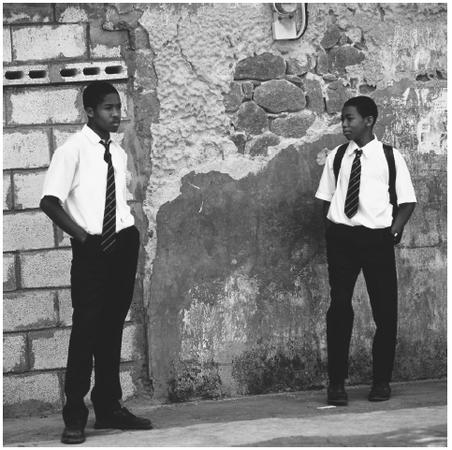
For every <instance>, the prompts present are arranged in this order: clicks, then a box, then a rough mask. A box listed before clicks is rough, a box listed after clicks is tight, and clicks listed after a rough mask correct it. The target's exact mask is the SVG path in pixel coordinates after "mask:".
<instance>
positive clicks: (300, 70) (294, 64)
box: [287, 58, 310, 76]
mask: <svg viewBox="0 0 452 450" xmlns="http://www.w3.org/2000/svg"><path fill="white" fill-rule="evenodd" d="M309 69H310V63H309V61H307V62H306V63H305V64H303V63H302V62H300V61H298V59H295V58H288V59H287V75H298V76H301V75H304V74H305V73H307V72H308V70H309Z"/></svg>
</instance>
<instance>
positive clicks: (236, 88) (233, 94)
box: [223, 81, 243, 113]
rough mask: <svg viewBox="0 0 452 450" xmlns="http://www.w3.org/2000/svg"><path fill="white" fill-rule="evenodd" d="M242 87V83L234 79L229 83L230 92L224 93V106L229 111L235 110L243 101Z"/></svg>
mask: <svg viewBox="0 0 452 450" xmlns="http://www.w3.org/2000/svg"><path fill="white" fill-rule="evenodd" d="M242 97H243V95H242V88H241V86H240V83H237V82H235V81H233V82H232V83H231V84H230V85H229V92H226V93H223V102H224V108H225V111H226V112H227V113H231V112H235V111H237V110H238V109H239V107H240V105H241V103H242Z"/></svg>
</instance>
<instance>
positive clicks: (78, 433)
mask: <svg viewBox="0 0 452 450" xmlns="http://www.w3.org/2000/svg"><path fill="white" fill-rule="evenodd" d="M61 442H62V443H63V444H81V443H82V442H85V431H84V427H82V426H81V425H67V426H66V427H64V431H63V434H62V435H61Z"/></svg>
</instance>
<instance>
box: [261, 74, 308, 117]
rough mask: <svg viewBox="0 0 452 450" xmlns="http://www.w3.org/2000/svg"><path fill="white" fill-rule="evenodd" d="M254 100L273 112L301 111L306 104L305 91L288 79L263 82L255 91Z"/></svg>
mask: <svg viewBox="0 0 452 450" xmlns="http://www.w3.org/2000/svg"><path fill="white" fill-rule="evenodd" d="M254 100H255V101H256V103H257V104H258V105H260V106H262V107H263V108H265V109H266V110H267V111H270V112H272V113H280V112H283V111H288V112H290V111H299V110H301V109H303V108H304V107H305V106H306V98H305V94H304V92H303V91H302V90H301V89H300V88H298V87H296V86H294V85H293V84H292V83H289V82H288V81H287V80H272V81H266V82H265V83H262V84H261V85H260V86H259V87H257V88H256V90H255V92H254Z"/></svg>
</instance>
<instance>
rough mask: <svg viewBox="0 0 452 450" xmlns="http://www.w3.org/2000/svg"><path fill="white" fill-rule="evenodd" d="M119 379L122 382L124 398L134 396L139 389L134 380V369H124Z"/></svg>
mask: <svg viewBox="0 0 452 450" xmlns="http://www.w3.org/2000/svg"><path fill="white" fill-rule="evenodd" d="M119 380H120V382H121V389H122V398H123V400H126V399H128V398H130V397H133V396H134V395H135V393H136V390H137V389H136V386H135V383H134V382H133V377H132V369H131V368H127V369H122V370H121V372H120V373H119Z"/></svg>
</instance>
